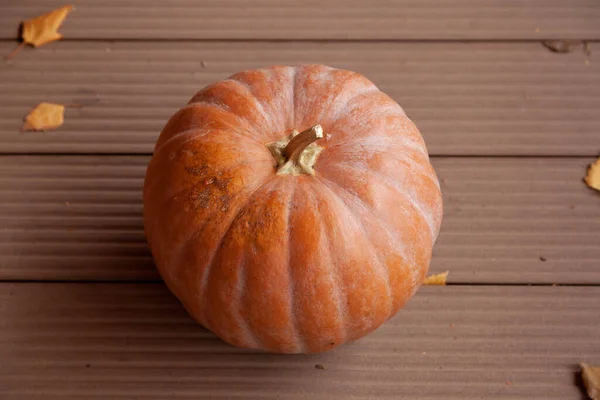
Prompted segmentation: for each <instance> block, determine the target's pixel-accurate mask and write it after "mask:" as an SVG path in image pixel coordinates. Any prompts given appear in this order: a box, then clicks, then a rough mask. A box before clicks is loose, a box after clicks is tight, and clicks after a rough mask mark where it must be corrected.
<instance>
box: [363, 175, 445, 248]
mask: <svg viewBox="0 0 600 400" xmlns="http://www.w3.org/2000/svg"><path fill="white" fill-rule="evenodd" d="M352 169H354V170H361V171H364V172H365V173H367V174H368V173H373V174H374V175H376V176H377V177H379V178H381V179H383V180H384V181H385V182H386V183H388V184H389V185H390V186H391V187H393V188H394V189H396V191H397V192H398V193H399V194H400V196H403V197H404V198H405V199H407V200H408V202H409V203H410V205H411V206H412V207H413V208H414V209H415V210H416V211H417V214H418V215H420V216H421V217H422V218H423V219H424V220H425V223H426V224H427V226H428V227H429V229H430V235H431V236H430V239H431V241H432V242H433V241H435V238H436V237H437V235H438V228H437V227H436V224H435V217H434V215H433V213H430V214H428V213H427V212H426V211H425V210H424V209H423V207H422V206H421V204H420V203H419V202H418V201H417V199H416V198H415V195H414V194H412V193H411V194H410V195H409V194H408V193H407V192H406V189H403V188H401V187H399V186H398V184H397V182H396V181H395V180H394V179H391V178H390V177H389V176H388V175H385V174H383V173H382V172H381V171H379V170H377V169H368V168H352ZM408 186H410V185H408Z"/></svg>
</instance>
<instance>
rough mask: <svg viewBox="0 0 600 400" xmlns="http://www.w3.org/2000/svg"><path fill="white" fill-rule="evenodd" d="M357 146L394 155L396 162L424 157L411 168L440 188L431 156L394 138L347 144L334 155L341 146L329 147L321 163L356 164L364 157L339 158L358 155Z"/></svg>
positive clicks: (372, 139)
mask: <svg viewBox="0 0 600 400" xmlns="http://www.w3.org/2000/svg"><path fill="white" fill-rule="evenodd" d="M382 143H383V144H385V145H386V146H387V147H384V148H376V147H375V146H377V145H379V146H381V144H382ZM355 146H358V147H360V149H361V150H362V151H364V152H366V153H369V152H368V151H366V150H373V151H375V150H376V151H380V152H383V151H385V152H388V153H392V157H393V159H395V160H398V161H401V160H410V161H415V160H413V159H411V158H408V159H407V158H406V157H405V156H407V155H409V154H410V155H415V156H419V157H422V159H420V160H418V161H419V162H416V161H415V162H414V163H413V165H411V168H418V170H419V171H420V172H423V173H424V174H427V175H428V177H430V178H431V179H432V180H433V181H434V183H435V184H436V186H438V187H439V182H437V179H434V178H437V177H434V176H433V175H431V172H430V170H432V168H431V167H430V166H431V164H430V160H429V155H428V154H424V153H423V152H422V151H417V150H419V149H417V148H416V147H408V146H406V145H405V144H404V142H396V140H395V139H394V138H389V139H388V137H387V136H374V137H370V138H369V140H364V141H360V142H359V141H357V142H352V141H349V142H346V143H345V144H344V146H343V147H344V149H340V150H339V151H338V152H334V153H332V150H335V149H338V148H340V147H341V146H340V145H334V146H330V147H327V149H329V150H330V151H329V152H327V153H324V154H323V155H322V156H321V157H320V158H319V161H325V160H327V161H329V162H332V163H335V164H339V163H348V162H349V163H351V164H354V162H355V161H357V160H362V159H363V158H364V157H362V156H360V157H358V158H351V159H350V160H343V161H340V160H339V158H343V157H342V156H346V157H347V156H348V155H353V154H357V151H356V150H353V149H354V147H355ZM403 150H409V151H403Z"/></svg>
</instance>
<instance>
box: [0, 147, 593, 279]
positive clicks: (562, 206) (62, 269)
mask: <svg viewBox="0 0 600 400" xmlns="http://www.w3.org/2000/svg"><path fill="white" fill-rule="evenodd" d="M147 162H148V157H145V156H129V157H124V156H103V157H99V156H93V157H92V156H87V157H82V156H64V157H56V156H30V157H20V156H4V157H1V158H0V199H1V201H0V225H2V227H3V229H2V230H1V231H0V279H8V280H11V279H31V280H40V279H42V280H56V279H58V280H137V279H140V280H157V279H158V276H157V274H156V272H155V269H154V266H153V263H152V259H151V257H150V255H149V253H148V250H147V246H146V243H145V239H144V235H143V231H142V227H143V220H142V203H141V188H142V182H143V177H144V171H145V166H146V164H147ZM590 162H591V159H589V160H587V159H535V158H534V159H527V158H525V159H511V158H507V159H504V158H499V159H496V158H491V159H486V158H466V159H463V158H434V159H433V165H434V168H435V169H436V172H437V174H438V175H439V178H440V180H441V186H442V194H443V198H444V213H445V214H444V221H443V224H442V231H441V234H440V237H439V239H438V242H437V244H436V245H435V247H434V255H433V261H432V267H431V270H432V272H442V271H445V270H450V271H451V272H450V276H449V280H450V282H453V283H470V282H484V283H587V284H599V283H600V270H599V269H598V259H600V247H599V246H598V240H597V238H598V234H599V233H600V220H599V219H598V218H596V217H597V212H598V206H599V203H598V202H599V201H600V198H599V197H598V195H597V194H596V193H595V192H593V191H592V190H590V189H588V188H586V187H585V185H584V184H583V182H582V181H581V179H582V177H583V176H584V174H585V169H586V166H587V164H589V163H590Z"/></svg>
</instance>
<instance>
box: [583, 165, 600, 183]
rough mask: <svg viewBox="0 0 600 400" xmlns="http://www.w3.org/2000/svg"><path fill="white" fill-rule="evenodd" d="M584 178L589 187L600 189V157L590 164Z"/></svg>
mask: <svg viewBox="0 0 600 400" xmlns="http://www.w3.org/2000/svg"><path fill="white" fill-rule="evenodd" d="M583 180H584V182H585V184H586V185H588V187H590V188H592V189H596V190H598V191H600V158H599V159H597V160H596V162H595V163H593V164H591V165H590V166H589V168H588V172H587V175H586V177H585V178H584V179H583Z"/></svg>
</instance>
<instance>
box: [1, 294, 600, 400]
mask: <svg viewBox="0 0 600 400" xmlns="http://www.w3.org/2000/svg"><path fill="white" fill-rule="evenodd" d="M599 297H600V288H598V287H579V288H573V287H530V288H525V287H445V288H439V287H438V288H431V287H429V288H422V289H421V290H420V291H419V292H418V293H417V295H416V296H415V297H414V298H413V299H412V300H411V301H410V302H409V304H408V306H407V307H406V308H405V309H403V310H401V311H400V313H399V314H398V315H396V317H394V318H392V319H391V320H390V321H389V322H387V323H386V324H384V325H383V326H382V327H381V328H380V329H379V330H377V331H376V332H375V333H373V334H372V335H370V336H368V337H366V338H363V339H362V340H359V341H357V342H355V343H352V344H349V345H345V346H342V347H339V348H338V349H336V350H333V351H331V352H328V353H324V354H320V355H303V356H277V355H269V354H263V353H259V352H254V351H244V350H239V349H235V348H233V347H230V346H228V345H226V344H224V343H222V342H220V341H219V340H218V339H216V338H215V337H214V336H213V335H212V334H210V333H208V332H207V331H205V330H203V329H202V328H201V327H200V326H199V325H197V324H196V323H195V322H194V321H193V320H191V318H189V317H188V316H187V315H186V313H185V311H184V310H183V307H182V306H181V305H179V303H178V302H177V301H176V300H175V299H174V298H173V297H172V296H171V295H170V294H169V293H168V292H167V290H166V288H165V287H164V286H163V285H159V284H6V283H5V284H1V285H0V300H1V301H0V325H1V326H2V329H1V330H0V339H1V340H0V354H2V355H3V356H2V357H0V373H1V374H2V377H3V378H2V383H3V384H2V385H0V397H2V398H3V399H6V400H9V399H10V400H12V399H19V400H23V399H92V398H94V399H95V398H111V399H134V398H144V399H149V398H152V399H186V398H194V399H237V398H243V399H259V398H260V399H281V398H286V399H308V398H316V399H340V400H341V399H344V400H345V399H349V398H352V399H375V398H377V399H398V398H414V399H416V398H418V399H430V400H433V399H439V398H444V399H482V398H485V399H507V398H510V399H530V400H535V399H540V400H542V399H543V400H551V399H556V400H559V399H560V400H568V399H578V400H579V399H582V398H583V397H582V391H581V389H580V388H579V386H578V384H579V382H578V380H577V379H575V374H576V371H577V370H578V367H577V363H578V362H581V361H586V362H589V363H599V362H600V358H598V357H599V355H600V336H599V335H598V331H599V330H600V318H598V313H597V311H598V308H597V299H598V298H599ZM316 364H320V365H322V366H323V368H324V369H317V368H315V365H316Z"/></svg>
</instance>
